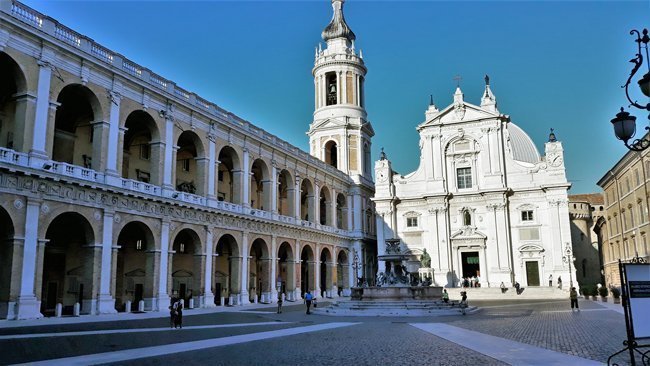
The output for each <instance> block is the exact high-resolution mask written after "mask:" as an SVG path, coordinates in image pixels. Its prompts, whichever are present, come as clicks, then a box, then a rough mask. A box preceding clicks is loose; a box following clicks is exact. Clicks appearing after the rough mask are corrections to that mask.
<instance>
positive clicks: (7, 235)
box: [0, 87, 18, 319]
mask: <svg viewBox="0 0 650 366" xmlns="http://www.w3.org/2000/svg"><path fill="white" fill-rule="evenodd" d="M0 88H1V87H0ZM14 236H15V233H14V223H13V220H11V216H9V213H8V212H7V211H5V209H4V208H2V207H0V319H6V318H7V313H8V311H9V308H8V307H9V301H10V300H11V299H12V298H13V297H14V296H12V295H15V294H12V291H11V285H12V283H11V282H12V272H13V267H14V266H15V263H14V261H16V260H17V259H18V258H17V255H16V254H18V253H15V252H14V248H16V246H15V245H14V240H15V239H14ZM14 257H16V259H14Z"/></svg>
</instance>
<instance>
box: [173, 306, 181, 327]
mask: <svg viewBox="0 0 650 366" xmlns="http://www.w3.org/2000/svg"><path fill="white" fill-rule="evenodd" d="M172 311H173V312H174V329H176V328H178V327H180V328H181V329H183V302H182V301H181V299H177V300H176V302H175V303H174V305H172Z"/></svg>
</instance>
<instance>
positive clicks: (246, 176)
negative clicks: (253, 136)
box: [241, 148, 251, 300]
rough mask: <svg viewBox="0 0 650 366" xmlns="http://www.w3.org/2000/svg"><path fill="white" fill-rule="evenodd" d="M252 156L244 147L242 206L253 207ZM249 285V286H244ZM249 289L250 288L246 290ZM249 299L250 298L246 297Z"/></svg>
mask: <svg viewBox="0 0 650 366" xmlns="http://www.w3.org/2000/svg"><path fill="white" fill-rule="evenodd" d="M249 160H250V156H249V153H248V149H246V148H244V166H242V172H243V174H242V177H241V179H242V190H243V192H242V202H241V204H242V206H243V207H246V208H249V207H251V198H250V194H251V169H250V163H249ZM245 259H246V256H244V262H245V261H246V260H245ZM244 287H247V286H244ZM246 291H248V290H246ZM246 300H248V299H246Z"/></svg>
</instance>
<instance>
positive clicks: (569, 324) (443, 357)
mask: <svg viewBox="0 0 650 366" xmlns="http://www.w3.org/2000/svg"><path fill="white" fill-rule="evenodd" d="M471 304H472V305H477V306H479V307H480V308H481V310H480V311H478V312H477V313H475V314H471V315H467V316H462V315H458V316H446V317H408V318H403V317H402V318H401V317H329V316H320V315H306V314H305V313H304V306H303V305H301V304H292V305H288V306H285V307H284V312H283V313H282V314H275V311H274V306H272V305H269V306H263V305H250V306H247V307H243V308H241V307H240V308H238V309H232V308H231V309H227V311H226V312H223V311H220V310H223V309H217V310H216V311H217V312H215V310H212V311H203V310H201V311H197V312H196V313H192V312H191V311H187V312H186V314H185V321H184V323H185V326H186V329H183V330H171V329H170V330H168V331H167V330H165V329H162V328H166V327H168V326H169V322H168V319H167V318H164V317H159V318H156V317H154V314H148V315H147V316H146V317H144V319H140V320H121V321H116V320H115V319H116V318H115V317H111V318H107V319H110V321H97V319H96V318H97V317H95V318H92V319H91V318H90V317H88V318H85V319H89V320H93V322H90V323H87V322H84V318H77V319H70V321H71V324H50V325H35V324H38V323H39V322H33V323H31V324H30V325H31V326H18V327H12V326H11V325H12V322H3V323H2V324H1V325H0V335H4V336H7V335H11V334H30V333H48V332H51V333H54V332H71V331H78V332H79V331H95V332H101V331H102V330H109V329H110V330H113V331H112V332H111V333H110V334H94V333H93V334H84V335H73V336H59V337H49V338H27V339H3V338H5V337H0V349H2V350H10V351H9V352H7V351H3V352H0V364H12V363H19V362H29V361H36V360H47V359H57V358H62V357H70V356H74V355H94V354H99V353H104V352H122V351H123V350H135V353H138V354H139V355H138V357H142V356H144V355H147V354H148V353H147V352H148V350H151V349H153V348H155V347H156V346H165V345H167V346H165V347H172V346H170V345H173V344H188V345H190V344H193V343H191V342H201V341H206V340H216V341H215V342H217V341H218V340H219V339H223V340H224V341H223V342H228V340H229V339H234V338H237V337H239V338H238V339H240V341H238V342H235V343H232V344H229V345H225V346H221V347H210V348H207V349H206V348H203V349H198V348H197V349H196V350H193V351H188V352H179V351H174V352H176V353H172V354H168V355H164V356H159V357H149V358H140V359H137V360H132V361H126V362H123V363H125V364H133V365H135V364H138V365H140V364H161V363H183V364H185V365H192V364H197V365H198V364H206V363H208V364H230V365H249V364H269V365H286V364H312V365H314V364H318V365H321V364H323V365H334V364H342V363H350V362H352V363H355V364H359V365H371V364H372V365H378V364H398V363H399V364H402V365H419V364H427V365H467V364H470V365H502V364H505V363H504V362H502V361H500V360H497V359H494V358H491V357H489V356H486V355H485V354H482V353H480V352H477V351H475V350H472V349H470V348H471V346H469V347H463V346H461V345H459V344H456V343H454V342H450V341H448V340H446V339H443V338H441V337H438V336H436V335H434V334H431V333H428V332H425V331H423V330H420V329H418V328H416V327H415V326H412V325H410V324H411V323H432V322H435V323H445V324H448V325H451V326H453V327H458V328H462V329H467V330H471V331H475V332H479V333H482V334H485V335H491V336H495V337H499V338H498V339H505V340H512V341H517V342H521V343H525V344H528V345H531V346H536V347H541V348H545V349H548V350H552V351H556V352H561V353H563V354H568V355H574V356H578V357H581V358H582V359H585V362H586V361H587V360H588V359H590V360H596V361H599V362H605V361H606V360H607V357H609V355H610V354H612V353H614V352H616V351H618V350H620V349H621V348H622V341H623V339H624V338H625V322H624V318H623V315H622V314H621V313H620V312H618V311H613V310H611V309H610V308H611V307H612V305H608V307H603V306H601V305H600V304H599V303H595V302H591V301H585V300H581V301H580V306H581V312H579V313H578V312H571V310H570V309H569V304H568V300H567V301H539V300H526V301H487V300H486V301H473V302H471ZM57 321H58V320H57ZM262 322H276V323H277V324H273V323H271V324H263V325H255V326H252V325H243V326H235V327H228V328H217V327H211V326H212V325H216V324H231V325H237V324H242V323H262ZM334 322H348V323H354V324H353V325H350V326H346V327H343V328H334V329H325V330H323V329H316V330H313V331H312V330H309V331H307V330H305V331H304V332H303V333H302V334H296V335H287V334H291V332H293V333H296V331H297V332H301V329H307V328H309V327H312V328H314V327H315V328H318V327H319V324H323V325H325V324H329V323H334ZM40 323H42V324H48V320H44V321H42V322H40ZM13 324H15V325H23V324H21V323H20V322H13ZM194 326H197V328H194V329H192V327H194ZM198 326H205V327H203V328H198ZM140 328H141V329H142V330H143V331H142V332H135V333H119V332H117V333H115V332H114V331H115V330H118V331H119V330H120V329H140ZM146 328H158V329H154V330H155V331H154V330H151V331H147V329H146ZM321 328H322V327H321ZM264 332H268V334H277V336H276V335H274V336H270V337H267V338H260V337H258V336H257V335H258V334H262V333H264ZM283 332H285V333H283ZM242 337H244V338H242ZM245 337H251V338H250V340H248V339H246V338H245ZM256 337H257V338H256ZM486 338H487V337H486ZM241 339H244V340H243V341H242V340H241ZM242 342H243V343H242ZM215 344H216V343H215ZM223 344H228V343H223ZM495 346H498V345H495ZM175 349H179V350H184V349H183V348H182V347H181V348H179V347H176V348H175ZM152 354H153V353H152ZM90 357H91V358H88V359H92V357H93V356H90ZM543 361H544V360H540V363H539V364H544V362H543ZM619 361H622V363H623V364H625V360H624V359H622V360H619ZM88 363H92V362H88ZM510 363H511V364H518V363H517V362H510Z"/></svg>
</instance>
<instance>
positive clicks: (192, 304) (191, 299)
mask: <svg viewBox="0 0 650 366" xmlns="http://www.w3.org/2000/svg"><path fill="white" fill-rule="evenodd" d="M187 308H188V309H194V298H193V297H190V299H189V301H188V304H187Z"/></svg>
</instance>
